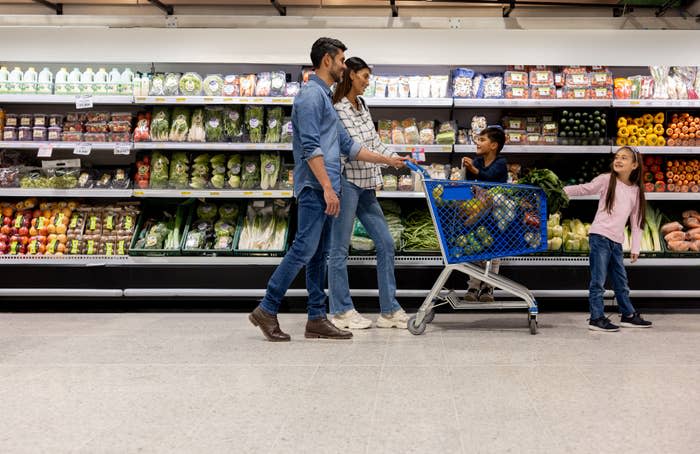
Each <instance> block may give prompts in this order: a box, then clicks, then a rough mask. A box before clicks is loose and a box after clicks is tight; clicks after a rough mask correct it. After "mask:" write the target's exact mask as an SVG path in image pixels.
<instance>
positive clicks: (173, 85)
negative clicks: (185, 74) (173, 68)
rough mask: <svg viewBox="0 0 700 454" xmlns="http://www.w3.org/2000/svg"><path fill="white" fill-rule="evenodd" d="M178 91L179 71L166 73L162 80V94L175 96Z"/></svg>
mask: <svg viewBox="0 0 700 454" xmlns="http://www.w3.org/2000/svg"><path fill="white" fill-rule="evenodd" d="M179 92H180V73H168V74H166V75H165V81H164V82H163V94H164V95H165V96H176V95H177V94H178V93H179Z"/></svg>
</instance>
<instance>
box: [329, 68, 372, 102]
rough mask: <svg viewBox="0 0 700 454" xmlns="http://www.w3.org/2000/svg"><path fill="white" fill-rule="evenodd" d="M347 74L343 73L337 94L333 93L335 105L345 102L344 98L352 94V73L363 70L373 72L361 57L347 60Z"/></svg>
mask: <svg viewBox="0 0 700 454" xmlns="http://www.w3.org/2000/svg"><path fill="white" fill-rule="evenodd" d="M345 66H346V68H345V72H344V73H343V80H342V81H340V82H338V85H337V86H336V87H335V92H334V93H333V104H337V103H339V102H340V101H342V100H343V98H344V97H346V96H347V95H348V93H350V90H351V89H352V79H350V73H351V72H353V71H354V72H356V73H357V72H360V71H362V70H363V69H369V71H370V72H372V68H370V67H369V65H368V64H367V63H365V61H364V60H363V59H361V58H359V57H352V58H348V59H347V60H345Z"/></svg>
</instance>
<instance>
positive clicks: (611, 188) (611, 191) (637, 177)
mask: <svg viewBox="0 0 700 454" xmlns="http://www.w3.org/2000/svg"><path fill="white" fill-rule="evenodd" d="M623 150H627V151H629V152H630V153H632V157H633V158H634V162H636V163H637V168H636V169H634V170H632V173H631V174H630V181H631V182H632V183H633V184H635V185H637V186H638V187H639V211H638V212H637V215H638V217H639V228H644V222H645V221H644V219H645V216H646V208H647V203H646V198H645V197H644V181H643V179H642V176H643V175H644V163H643V162H642V157H641V155H640V154H639V151H637V150H636V149H635V148H633V147H622V148H620V149H619V150H617V153H619V152H621V151H623ZM616 187H617V172H615V160H614V159H613V162H612V163H611V164H610V182H609V183H608V192H607V194H605V211H607V212H608V213H611V212H612V210H613V208H614V207H615V188H616Z"/></svg>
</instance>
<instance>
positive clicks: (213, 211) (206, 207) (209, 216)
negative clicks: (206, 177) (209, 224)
mask: <svg viewBox="0 0 700 454" xmlns="http://www.w3.org/2000/svg"><path fill="white" fill-rule="evenodd" d="M217 213H218V210H217V208H216V205H215V204H213V203H206V202H200V203H199V205H198V206H197V218H199V219H203V220H205V221H213V220H214V219H216V215H217Z"/></svg>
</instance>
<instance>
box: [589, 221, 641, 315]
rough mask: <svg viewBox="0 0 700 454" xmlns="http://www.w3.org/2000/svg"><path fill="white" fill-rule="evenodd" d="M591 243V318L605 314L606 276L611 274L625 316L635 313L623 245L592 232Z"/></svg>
mask: <svg viewBox="0 0 700 454" xmlns="http://www.w3.org/2000/svg"><path fill="white" fill-rule="evenodd" d="M588 242H589V244H590V248H591V251H590V256H589V257H590V266H591V284H590V286H589V288H588V303H589V306H590V310H591V320H596V319H599V318H600V317H603V316H605V310H604V306H603V293H604V292H605V278H606V276H610V280H611V281H612V285H613V290H615V299H616V300H617V305H618V306H619V308H620V313H621V314H622V315H624V316H630V315H632V314H634V312H635V309H634V306H632V302H631V301H630V289H629V286H628V284H627V272H626V271H625V264H624V262H623V257H622V245H621V244H620V243H616V242H614V241H612V240H610V239H608V238H606V237H604V236H602V235H598V234H595V233H591V234H590V236H589V238H588Z"/></svg>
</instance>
